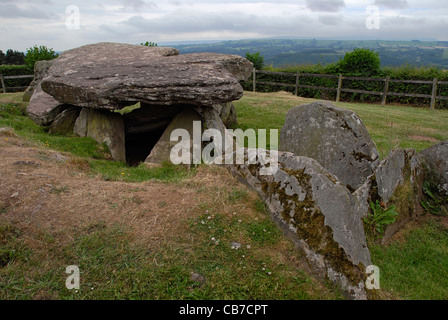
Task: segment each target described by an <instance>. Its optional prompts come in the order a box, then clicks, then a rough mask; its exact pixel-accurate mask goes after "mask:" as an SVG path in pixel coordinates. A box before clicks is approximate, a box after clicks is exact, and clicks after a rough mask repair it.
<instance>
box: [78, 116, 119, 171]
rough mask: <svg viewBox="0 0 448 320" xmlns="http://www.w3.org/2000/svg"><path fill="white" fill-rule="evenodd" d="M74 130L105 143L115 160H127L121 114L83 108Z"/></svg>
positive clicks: (80, 134)
mask: <svg viewBox="0 0 448 320" xmlns="http://www.w3.org/2000/svg"><path fill="white" fill-rule="evenodd" d="M73 131H74V132H75V133H76V134H78V135H79V136H87V137H90V138H92V139H94V140H95V141H97V142H98V143H105V144H106V145H107V147H108V148H109V150H110V154H111V156H112V158H113V159H114V160H116V161H122V162H126V148H125V134H124V122H123V117H122V116H121V115H119V114H117V113H113V112H110V111H104V110H96V109H91V108H83V109H82V111H81V113H80V115H79V117H78V119H76V122H75V127H74V129H73Z"/></svg>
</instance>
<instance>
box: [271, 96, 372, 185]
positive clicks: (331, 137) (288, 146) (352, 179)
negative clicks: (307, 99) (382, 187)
mask: <svg viewBox="0 0 448 320" xmlns="http://www.w3.org/2000/svg"><path fill="white" fill-rule="evenodd" d="M279 150H281V151H288V152H292V153H294V154H295V155H297V156H306V157H309V158H313V159H315V160H317V161H318V162H319V163H320V164H321V165H322V166H323V167H324V168H326V169H327V170H328V171H330V172H331V173H332V174H334V175H335V176H337V177H338V179H339V180H340V181H341V182H342V183H344V184H345V185H346V186H347V188H349V189H350V190H351V191H354V190H356V189H357V188H358V187H359V186H361V185H362V184H363V183H364V181H365V180H366V178H367V177H368V176H370V175H371V174H372V173H373V171H374V170H375V168H376V167H377V166H378V164H379V155H378V151H377V149H376V146H375V144H374V143H373V141H372V139H371V138H370V135H369V133H368V131H367V129H366V128H365V126H364V124H363V123H362V121H361V119H360V118H359V117H358V116H357V115H356V114H355V113H354V112H353V111H350V110H345V109H341V108H338V107H336V106H334V105H333V104H332V103H330V102H324V101H316V102H313V103H310V104H305V105H300V106H297V107H294V108H292V109H290V110H289V111H288V113H287V115H286V121H285V124H284V125H283V127H282V130H281V133H280V145H279Z"/></svg>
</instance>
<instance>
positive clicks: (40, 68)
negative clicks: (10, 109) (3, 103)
mask: <svg viewBox="0 0 448 320" xmlns="http://www.w3.org/2000/svg"><path fill="white" fill-rule="evenodd" d="M52 64H53V60H42V61H37V62H36V63H35V64H34V79H33V81H31V83H30V85H29V86H28V88H27V89H26V90H25V92H24V93H23V101H25V102H29V101H30V99H31V96H32V95H33V93H34V90H36V88H37V86H38V85H39V84H40V82H41V81H42V79H43V78H44V76H46V74H47V71H48V69H49V68H50V67H51V65H52Z"/></svg>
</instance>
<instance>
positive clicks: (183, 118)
mask: <svg viewBox="0 0 448 320" xmlns="http://www.w3.org/2000/svg"><path fill="white" fill-rule="evenodd" d="M194 121H199V122H200V123H201V124H202V120H201V117H200V116H199V114H198V113H197V112H196V111H194V110H193V109H192V108H189V109H186V110H185V111H183V112H181V113H179V114H178V115H177V116H176V117H175V118H174V119H173V121H171V123H170V124H169V125H168V127H167V128H166V129H165V131H164V132H163V134H162V137H161V138H160V139H159V141H158V142H157V143H156V145H155V146H154V148H153V149H152V150H151V153H150V154H149V156H148V158H146V160H145V162H147V163H162V162H163V161H167V160H170V153H171V149H172V148H173V146H174V145H176V144H177V143H178V142H177V141H171V139H170V137H171V133H172V132H173V131H174V130H176V129H185V130H187V131H188V133H189V135H190V139H191V141H192V140H193V122H194ZM201 127H202V125H201ZM201 134H202V130H201ZM190 147H191V148H190V150H193V143H192V142H191V143H190ZM191 156H192V154H190V163H193V161H192V159H191Z"/></svg>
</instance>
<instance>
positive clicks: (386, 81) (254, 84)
mask: <svg viewBox="0 0 448 320" xmlns="http://www.w3.org/2000/svg"><path fill="white" fill-rule="evenodd" d="M257 74H273V75H280V76H290V77H295V84H290V83H280V82H267V81H257ZM305 76H306V77H317V78H330V79H331V78H337V79H338V85H337V88H333V87H320V86H310V85H305V84H300V77H305ZM342 80H358V81H383V82H384V90H383V91H382V92H379V91H367V90H355V89H349V88H343V86H342ZM393 82H401V83H416V84H432V93H431V94H413V93H402V92H390V91H389V84H390V83H393ZM257 83H258V84H263V85H272V86H280V87H290V88H294V94H295V95H297V94H298V89H299V88H304V89H314V90H323V91H336V102H339V100H340V98H341V92H352V93H361V94H371V95H378V96H381V97H382V100H381V104H382V105H385V104H386V101H387V97H388V96H398V97H416V98H430V99H431V103H430V109H434V108H435V105H436V100H448V97H446V96H438V95H437V88H438V86H439V85H447V84H448V81H439V80H438V79H437V78H434V79H433V80H432V81H430V80H396V79H390V77H389V76H387V77H386V78H371V77H344V76H342V75H341V74H340V75H333V74H312V73H300V72H297V73H288V72H275V71H264V70H256V69H255V68H254V69H253V72H252V87H253V91H254V92H255V91H256V87H257Z"/></svg>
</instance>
